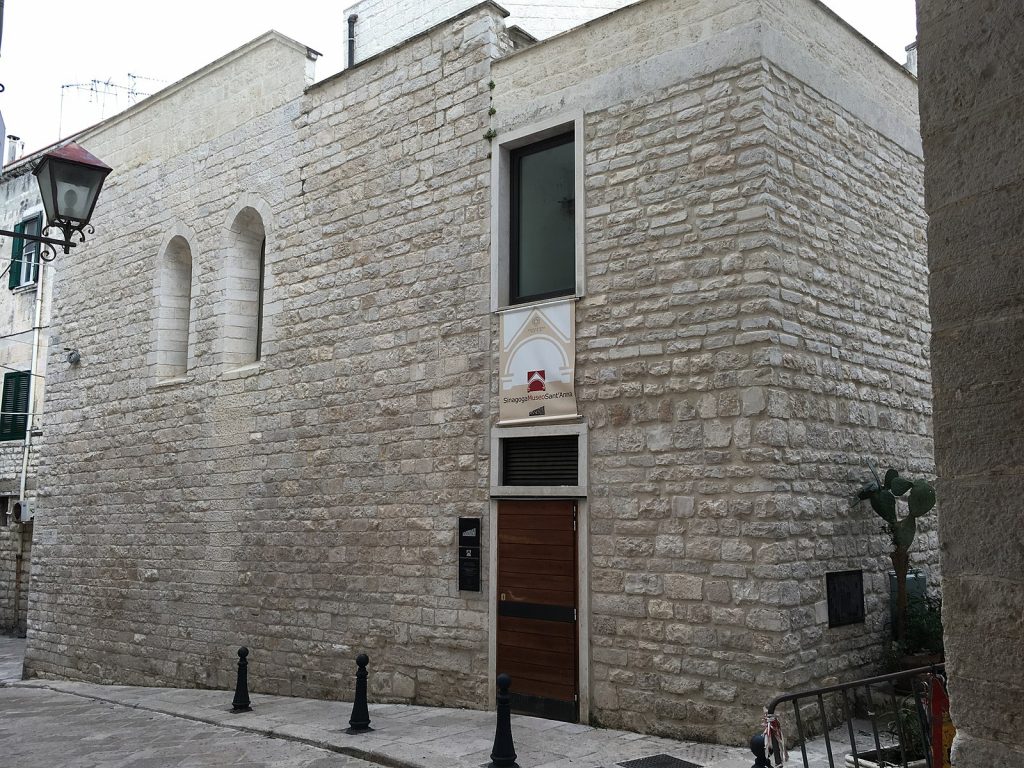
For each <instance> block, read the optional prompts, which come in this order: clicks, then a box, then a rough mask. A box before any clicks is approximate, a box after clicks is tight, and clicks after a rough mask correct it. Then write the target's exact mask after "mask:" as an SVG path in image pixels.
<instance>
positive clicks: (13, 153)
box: [7, 133, 25, 165]
mask: <svg viewBox="0 0 1024 768" xmlns="http://www.w3.org/2000/svg"><path fill="white" fill-rule="evenodd" d="M7 141H9V142H10V143H9V144H8V145H7V165H10V164H11V163H13V162H14V161H15V160H17V159H18V156H19V155H20V154H21V149H22V147H24V146H25V144H24V142H23V141H22V140H21V139H20V138H19V137H18V136H15V135H14V134H13V133H9V134H7Z"/></svg>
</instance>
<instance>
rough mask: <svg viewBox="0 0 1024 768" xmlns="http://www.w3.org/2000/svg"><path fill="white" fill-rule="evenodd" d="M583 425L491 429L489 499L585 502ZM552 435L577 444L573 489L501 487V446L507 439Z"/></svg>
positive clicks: (553, 486)
mask: <svg viewBox="0 0 1024 768" xmlns="http://www.w3.org/2000/svg"><path fill="white" fill-rule="evenodd" d="M587 433H588V430H587V424H586V422H574V423H568V424H536V425H530V426H517V427H499V426H494V427H492V428H491V471H490V492H491V497H492V498H510V497H513V498H525V497H530V498H534V497H536V498H545V497H550V498H581V499H582V498H586V496H587V483H588V477H587V466H588V464H589V461H588V451H587ZM553 435H576V440H577V449H578V450H577V459H576V461H577V465H576V478H577V479H576V482H577V485H502V483H501V479H502V478H501V464H502V461H501V459H502V456H501V450H502V448H501V443H502V440H505V439H508V438H510V437H548V436H553Z"/></svg>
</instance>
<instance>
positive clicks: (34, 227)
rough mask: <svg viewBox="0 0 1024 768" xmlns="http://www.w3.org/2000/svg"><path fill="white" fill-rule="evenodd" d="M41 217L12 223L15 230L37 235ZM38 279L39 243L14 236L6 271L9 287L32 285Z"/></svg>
mask: <svg viewBox="0 0 1024 768" xmlns="http://www.w3.org/2000/svg"><path fill="white" fill-rule="evenodd" d="M42 225H43V217H42V216H33V217H32V218H31V219H25V221H23V222H21V223H20V224H15V225H14V231H15V232H24V233H25V234H26V235H39V234H40V232H41V231H42ZM38 279H39V243H34V242H32V241H31V240H22V239H21V238H20V237H15V238H14V239H13V240H12V242H11V268H10V270H8V273H7V285H8V287H9V288H20V287H21V286H23V285H34V284H35V282H36V280H38Z"/></svg>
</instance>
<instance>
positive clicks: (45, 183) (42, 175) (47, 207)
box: [36, 160, 57, 225]
mask: <svg viewBox="0 0 1024 768" xmlns="http://www.w3.org/2000/svg"><path fill="white" fill-rule="evenodd" d="M50 170H51V163H50V161H49V160H43V162H42V165H40V166H39V174H38V175H37V176H36V181H37V182H38V183H39V196H40V197H41V198H42V199H43V210H44V211H46V223H47V225H49V224H52V223H53V220H54V218H55V217H56V215H57V211H56V210H55V209H54V207H53V202H54V201H53V176H52V175H51V174H50Z"/></svg>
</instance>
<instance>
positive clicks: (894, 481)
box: [853, 462, 935, 646]
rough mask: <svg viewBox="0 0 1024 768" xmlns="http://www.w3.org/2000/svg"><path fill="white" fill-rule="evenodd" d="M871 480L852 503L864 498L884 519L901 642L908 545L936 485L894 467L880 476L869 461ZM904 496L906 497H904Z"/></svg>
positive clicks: (928, 508) (932, 500) (929, 505)
mask: <svg viewBox="0 0 1024 768" xmlns="http://www.w3.org/2000/svg"><path fill="white" fill-rule="evenodd" d="M868 468H869V469H870V470H871V477H872V481H871V482H869V483H868V484H867V485H865V486H864V487H863V488H861V489H860V492H859V493H858V494H857V498H856V499H854V500H853V505H857V504H859V503H860V502H862V501H865V500H867V501H868V502H869V503H870V504H871V508H872V509H873V510H874V511H875V514H877V515H878V516H879V517H880V518H882V520H884V521H885V530H886V533H887V534H888V535H889V538H890V540H891V541H892V553H891V554H890V557H891V558H892V568H893V570H894V571H895V572H896V628H895V629H896V642H897V643H899V644H900V645H901V646H902V645H903V644H904V642H905V640H906V637H907V615H908V611H907V571H908V570H909V568H910V547H911V546H912V545H913V543H914V537H915V536H916V535H917V518H919V517H921V516H922V515H926V514H928V512H930V511H931V509H932V507H934V506H935V489H934V488H932V486H931V484H930V483H929V482H928V481H927V480H923V479H919V480H907V479H906V478H905V477H900V473H899V472H897V471H896V470H895V469H890V470H889V471H888V472H886V473H885V479H884V480H882V479H879V477H878V471H877V470H876V469H875V467H874V465H873V464H871V463H870V462H868ZM904 497H905V499H904ZM901 499H903V500H905V501H906V502H907V513H906V514H905V515H904V516H902V517H901V516H900V514H899V506H900V505H899V504H898V502H899V500H901Z"/></svg>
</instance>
